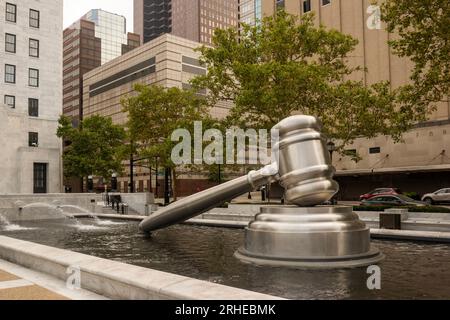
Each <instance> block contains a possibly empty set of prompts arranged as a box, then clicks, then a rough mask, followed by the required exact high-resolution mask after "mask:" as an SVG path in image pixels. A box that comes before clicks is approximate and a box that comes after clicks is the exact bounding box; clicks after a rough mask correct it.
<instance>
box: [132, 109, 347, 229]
mask: <svg viewBox="0 0 450 320" xmlns="http://www.w3.org/2000/svg"><path fill="white" fill-rule="evenodd" d="M273 129H275V130H278V131H279V137H280V139H279V141H278V143H276V144H275V145H274V147H273V152H274V153H275V154H277V157H276V158H278V162H277V163H273V164H272V165H269V166H266V167H265V168H263V169H261V170H259V171H252V172H250V173H249V174H248V176H245V177H241V178H238V179H235V180H232V181H230V182H227V183H224V184H222V185H219V186H217V187H214V188H211V189H208V190H205V191H203V192H200V193H197V194H195V195H192V196H190V197H187V198H184V199H182V200H180V201H177V202H175V203H174V204H172V205H170V206H167V207H166V208H163V209H161V210H159V211H157V213H156V214H154V215H152V216H150V217H148V218H147V219H146V220H144V221H143V222H142V223H141V224H140V228H141V230H143V231H147V232H150V231H153V230H157V229H160V228H164V227H167V226H170V225H172V224H175V223H179V222H183V221H185V220H187V219H189V218H192V217H194V216H196V215H199V214H202V213H204V212H206V211H208V210H210V209H211V208H214V207H216V206H218V205H220V204H221V203H223V202H225V201H228V200H231V199H233V198H235V197H238V196H240V195H243V194H245V193H247V192H249V191H252V190H254V189H255V188H257V187H259V186H262V185H265V184H268V183H269V182H271V181H274V180H275V179H280V184H281V185H282V186H283V187H284V188H285V189H286V196H285V198H286V201H287V202H289V203H293V204H296V205H299V206H310V205H317V204H321V203H323V202H325V201H327V200H329V199H331V198H332V197H333V195H334V194H335V193H336V192H337V191H338V190H339V186H338V184H337V183H336V182H335V181H334V180H333V179H332V177H333V174H334V168H333V167H332V166H331V159H330V155H329V152H328V151H327V148H326V143H325V139H324V138H323V136H322V134H321V132H320V131H321V129H322V125H321V123H320V121H319V120H318V119H316V118H314V117H311V116H304V115H298V116H292V117H289V118H286V119H284V120H282V121H281V122H280V123H279V124H277V125H276V126H275V127H274V128H273Z"/></svg>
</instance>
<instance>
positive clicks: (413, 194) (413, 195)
mask: <svg viewBox="0 0 450 320" xmlns="http://www.w3.org/2000/svg"><path fill="white" fill-rule="evenodd" d="M403 195H404V196H407V197H410V198H411V199H414V200H419V201H420V200H422V197H421V196H420V194H418V193H417V192H404V193H403Z"/></svg>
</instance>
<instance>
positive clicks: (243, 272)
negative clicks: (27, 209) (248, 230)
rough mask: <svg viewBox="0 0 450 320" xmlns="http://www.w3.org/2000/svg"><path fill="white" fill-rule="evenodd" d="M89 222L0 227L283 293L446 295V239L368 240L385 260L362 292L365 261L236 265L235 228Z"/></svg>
mask: <svg viewBox="0 0 450 320" xmlns="http://www.w3.org/2000/svg"><path fill="white" fill-rule="evenodd" d="M82 222H83V223H84V224H86V225H87V224H92V223H93V220H85V221H82ZM94 224H95V225H97V228H95V229H94V230H92V229H91V230H83V229H81V230H79V229H75V228H73V227H70V226H68V225H65V224H63V223H62V222H61V221H59V222H58V221H54V222H48V221H47V222H45V224H44V222H41V223H39V222H36V223H26V224H24V225H23V226H24V227H39V228H40V229H35V230H28V231H18V232H5V233H4V234H5V235H7V236H12V237H16V238H20V239H24V240H30V241H35V242H38V243H42V244H47V245H51V246H56V247H60V248H64V249H69V250H73V251H77V252H81V253H86V254H90V255H95V256H98V257H102V258H108V259H113V260H117V261H122V262H126V263H130V264H135V265H139V266H143V267H147V268H153V269H157V270H161V271H166V272H172V273H176V274H181V275H184V276H189V277H193V278H197V279H202V280H207V281H211V282H215V283H220V284H225V285H229V286H233V287H238V288H244V289H249V290H254V291H257V292H262V293H268V294H272V295H276V296H282V297H285V298H291V299H380V298H381V299H399V298H404V299H412V298H416V299H430V298H438V299H449V298H450V269H449V268H448V267H449V263H450V245H441V244H424V243H412V242H400V241H374V244H375V245H376V246H378V247H379V248H380V249H381V251H382V252H383V253H384V254H385V255H386V259H385V260H384V261H383V262H382V263H381V265H380V266H381V270H382V282H381V285H382V289H381V290H379V291H370V290H368V289H367V287H366V281H367V278H368V277H369V275H368V274H367V273H366V269H365V268H359V269H351V270H294V269H286V268H270V267H258V266H252V265H246V264H243V263H241V262H240V261H238V260H237V259H235V258H234V257H233V254H234V252H235V250H236V249H237V248H238V247H239V246H240V245H242V243H243V239H244V231H243V230H235V229H220V228H207V227H193V226H181V225H178V226H173V227H170V228H168V229H164V230H159V231H157V232H155V233H154V234H153V235H152V236H148V235H145V234H141V233H138V232H137V230H138V225H137V223H125V224H124V223H120V224H112V225H109V226H104V225H101V222H100V223H97V222H95V223H94ZM1 232H2V231H1V229H0V233H1Z"/></svg>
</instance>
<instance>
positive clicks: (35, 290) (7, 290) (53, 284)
mask: <svg viewBox="0 0 450 320" xmlns="http://www.w3.org/2000/svg"><path fill="white" fill-rule="evenodd" d="M103 299H105V298H104V297H102V296H99V295H97V294H94V293H91V292H88V291H86V290H83V289H80V290H73V289H69V288H67V287H66V285H65V282H64V281H61V280H59V279H56V278H53V277H51V276H49V275H46V274H43V273H40V272H36V271H33V270H30V269H27V268H24V267H21V266H18V265H15V264H12V263H9V262H7V261H4V260H1V259H0V300H103Z"/></svg>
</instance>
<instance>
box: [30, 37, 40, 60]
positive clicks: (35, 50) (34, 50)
mask: <svg viewBox="0 0 450 320" xmlns="http://www.w3.org/2000/svg"><path fill="white" fill-rule="evenodd" d="M30 57H36V58H39V40H36V39H30Z"/></svg>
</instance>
